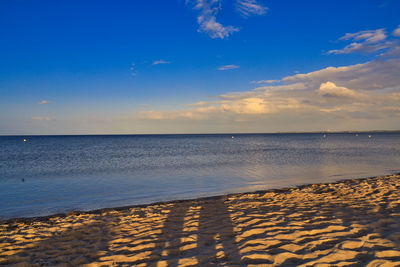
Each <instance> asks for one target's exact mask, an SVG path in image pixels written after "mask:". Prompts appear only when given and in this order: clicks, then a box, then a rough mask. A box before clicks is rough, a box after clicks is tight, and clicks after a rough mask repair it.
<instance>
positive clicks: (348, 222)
mask: <svg viewBox="0 0 400 267" xmlns="http://www.w3.org/2000/svg"><path fill="white" fill-rule="evenodd" d="M373 182H374V180H370V183H371V184H372V183H373ZM348 183H349V184H348V187H349V188H352V187H353V185H352V184H351V182H348ZM343 184H345V183H343ZM355 185H356V186H357V182H355ZM307 188H308V189H310V190H306V189H307ZM307 188H305V189H304V190H302V189H301V188H300V190H302V191H301V192H300V193H307V194H309V195H310V196H312V197H311V198H310V199H308V198H302V199H303V200H302V202H299V198H298V197H296V198H287V199H286V198H284V196H285V195H286V193H290V192H289V191H287V192H286V191H284V190H275V191H274V192H275V193H278V197H279V200H277V202H273V201H270V200H269V197H267V198H266V197H263V195H264V194H265V192H260V193H253V194H251V195H249V197H248V202H246V201H247V200H246V199H245V198H243V197H241V198H238V199H237V200H239V201H236V202H232V203H231V204H230V205H229V206H228V204H227V203H228V202H227V201H225V200H224V199H225V197H213V198H205V199H199V200H194V201H178V202H171V203H167V205H164V204H160V205H153V206H148V207H147V206H146V207H144V206H143V207H142V208H136V209H135V210H136V211H133V210H129V209H128V210H126V211H123V212H122V211H121V213H118V212H116V213H109V214H108V215H107V216H103V215H102V214H100V213H99V214H96V215H95V216H91V219H90V220H88V219H85V216H86V215H85V213H84V214H83V217H81V220H80V219H79V218H80V217H79V216H78V217H74V216H71V217H70V216H68V217H66V218H60V219H61V220H53V219H57V217H53V218H52V219H49V220H48V221H39V220H30V221H29V220H27V222H26V223H21V222H20V221H16V222H15V223H10V224H8V227H9V229H1V228H0V244H1V245H3V247H0V265H12V264H16V263H22V262H25V263H28V264H37V265H39V266H54V265H58V264H65V263H67V264H69V265H70V266H78V265H81V264H85V263H93V262H99V263H101V264H104V265H111V264H114V265H116V266H119V265H135V264H141V266H142V265H143V266H153V265H156V263H160V262H162V263H164V265H167V266H176V265H179V264H181V263H190V264H193V265H200V266H208V265H217V266H218V265H228V266H231V265H244V264H250V263H254V264H262V263H271V261H274V264H276V262H275V261H276V260H277V259H276V258H274V256H275V255H278V254H281V253H286V254H287V252H290V253H289V254H290V255H289V254H287V255H284V256H285V257H288V258H285V259H282V262H281V265H290V266H295V265H298V264H307V263H309V262H311V261H316V260H319V259H322V258H324V257H325V256H326V255H327V254H322V252H321V251H327V252H326V253H334V252H332V251H328V250H331V249H339V250H342V251H349V250H352V251H357V253H359V254H358V256H357V258H356V259H352V261H354V262H355V264H356V263H357V264H359V265H366V264H367V263H368V262H371V261H373V260H375V259H376V257H375V252H376V251H380V250H389V249H396V250H400V231H399V229H398V225H399V224H400V218H399V216H398V214H399V213H400V205H398V204H397V205H394V204H396V203H398V202H396V201H397V200H398V196H399V195H398V193H396V194H392V195H388V196H386V194H385V192H383V194H380V199H381V200H382V202H377V203H374V201H375V200H376V196H375V197H374V196H372V197H371V199H369V196H368V195H365V196H363V197H358V196H357V195H354V194H352V193H351V192H350V191H349V190H347V189H343V190H342V189H337V190H336V189H335V190H336V191H335V190H333V189H329V188H328V187H321V186H319V187H316V188H315V189H313V188H312V187H307ZM329 190H333V191H332V192H331V193H330V196H331V197H333V198H329V199H325V198H324V196H325V195H324V194H325V193H326V192H330V191H329ZM374 190H375V189H374ZM376 190H378V191H377V192H378V193H379V190H381V189H380V188H379V185H376ZM392 191H393V190H392ZM392 191H390V192H392ZM346 192H347V193H346ZM349 192H350V193H349ZM390 192H389V193H390ZM393 192H395V191H393ZM389 193H388V194H389ZM371 194H377V193H375V191H374V192H372V191H371ZM289 195H290V194H289ZM274 197H275V196H274ZM282 197H283V198H282ZM387 197H392V198H395V199H394V200H395V201H394V202H392V204H393V205H387V203H389V202H388V201H387V199H386V198H387ZM257 198H258V200H257V201H256V202H254V200H255V199H257ZM300 199H301V198H300ZM256 203H258V204H256ZM231 209H232V210H231ZM165 210H167V211H168V210H169V212H168V215H165V213H164V215H162V216H161V215H160V214H162V212H164V211H165ZM236 212H238V214H242V215H238V216H240V217H241V220H240V222H239V221H237V220H236V219H235V223H234V222H233V221H232V219H231V215H232V214H235V213H236ZM296 214H297V215H296ZM114 215H115V216H114ZM253 218H258V219H256V220H254V219H253ZM52 220H53V221H52ZM79 220H80V222H77V221H79ZM58 221H62V224H63V227H62V228H63V229H64V230H63V231H62V232H57V231H59V230H57V229H61V228H60V223H59V222H58ZM334 221H336V222H334ZM39 222H40V223H41V226H40V227H39V230H40V231H39V234H37V235H36V237H30V236H29V232H30V231H31V230H34V228H36V227H37V226H36V223H39ZM332 224H335V225H341V226H344V227H345V228H346V229H342V228H343V227H342V228H338V229H337V230H330V231H327V232H324V231H325V230H326V229H327V228H328V227H330V226H331V225H332ZM234 225H236V227H237V228H235V227H234ZM0 226H1V225H0ZM24 227H25V228H24ZM254 228H258V229H259V230H260V229H261V230H262V228H264V229H265V231H256V232H255V233H254V234H249V233H246V234H244V233H245V232H246V231H247V230H251V229H254ZM351 229H355V230H354V231H350V230H351ZM357 229H359V230H357ZM54 230H56V231H54ZM309 231H314V233H309ZM318 231H320V232H318ZM36 232H37V233H38V231H36ZM298 232H301V233H303V234H302V235H301V236H299V235H297V234H296V233H298ZM4 233H5V235H4ZM7 234H8V235H7ZM289 234H294V235H293V236H297V238H294V239H291V238H290V237H288V235H289ZM371 234H372V235H371ZM21 235H22V236H21ZM38 236H39V237H40V239H38V238H37V237H38ZM367 236H369V237H368V238H372V241H371V242H374V241H373V239H375V238H376V240H378V241H377V242H375V243H376V244H375V245H373V246H370V247H366V246H364V245H362V244H361V245H360V246H359V247H354V248H351V247H346V245H345V242H346V241H356V242H355V243H354V242H353V243H352V244H350V243H348V244H347V246H349V245H351V246H353V245H354V244H355V245H357V244H356V243H357V242H358V243H362V240H364V238H367ZM374 236H375V237H374ZM21 240H23V241H21ZM385 240H386V241H385ZM249 241H251V242H249ZM382 242H385V243H382ZM390 242H392V243H391V244H394V245H390V244H389V243H390ZM5 244H6V245H5ZM6 246H8V247H12V249H13V250H14V251H17V253H15V254H14V255H11V254H7V253H8V252H10V251H8V250H6V249H4V247H6ZM239 248H240V252H239ZM254 253H258V254H260V255H261V254H262V255H267V257H265V258H251V257H250V258H247V260H246V257H248V256H249V255H250V254H254ZM312 253H321V254H320V255H318V257H317V258H312V259H311V258H310V259H306V258H302V255H311V254H312ZM262 255H261V256H262ZM291 257H292V258H291ZM393 257H394V256H393ZM389 259H391V258H390V257H389ZM393 259H397V260H398V259H400V257H397V256H396V257H394V258H393ZM181 260H183V261H181ZM185 260H186V261H185ZM323 260H326V259H323ZM325 263H326V264H333V265H335V264H337V263H338V262H325Z"/></svg>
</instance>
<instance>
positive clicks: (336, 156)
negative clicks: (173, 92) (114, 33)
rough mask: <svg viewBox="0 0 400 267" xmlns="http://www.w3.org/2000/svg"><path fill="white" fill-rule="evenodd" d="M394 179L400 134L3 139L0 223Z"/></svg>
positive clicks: (398, 163)
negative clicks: (374, 178) (373, 178)
mask: <svg viewBox="0 0 400 267" xmlns="http://www.w3.org/2000/svg"><path fill="white" fill-rule="evenodd" d="M232 137H234V138H232ZM24 139H26V142H24ZM397 172H400V133H359V134H356V133H340V134H339V133H335V134H325V135H324V134H322V133H314V134H234V135H232V134H230V135H108V136H11V137H8V136H1V137H0V219H8V218H14V217H31V216H42V215H49V214H53V213H59V212H68V211H72V210H92V209H99V208H106V207H116V206H124V205H134V204H144V203H150V202H155V201H164V200H173V199H185V198H195V197H201V196H212V195H220V194H226V193H234V192H246V191H253V190H261V189H270V188H281V187H288V186H295V185H300V184H307V183H321V182H332V181H337V180H341V179H348V178H361V177H369V176H377V175H384V174H392V173H397Z"/></svg>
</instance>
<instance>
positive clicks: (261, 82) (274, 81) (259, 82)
mask: <svg viewBox="0 0 400 267" xmlns="http://www.w3.org/2000/svg"><path fill="white" fill-rule="evenodd" d="M277 82H280V80H260V81H251V82H250V83H254V84H263V83H267V84H271V83H277Z"/></svg>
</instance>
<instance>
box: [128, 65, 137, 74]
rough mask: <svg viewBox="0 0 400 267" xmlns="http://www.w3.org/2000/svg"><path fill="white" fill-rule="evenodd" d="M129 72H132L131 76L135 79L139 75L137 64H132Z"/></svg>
mask: <svg viewBox="0 0 400 267" xmlns="http://www.w3.org/2000/svg"><path fill="white" fill-rule="evenodd" d="M129 70H130V72H131V75H132V76H133V77H135V76H136V75H137V70H136V64H135V63H132V64H131V67H130V68H129Z"/></svg>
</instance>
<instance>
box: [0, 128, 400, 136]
mask: <svg viewBox="0 0 400 267" xmlns="http://www.w3.org/2000/svg"><path fill="white" fill-rule="evenodd" d="M397 132H398V133H400V129H399V130H361V131H357V130H344V131H329V130H324V131H282V132H236V133H235V132H225V133H221V132H219V133H136V134H135V133H119V134H107V133H104V134H0V137H12V136H16V137H17V136H106V135H109V136H117V135H235V134H236V135H246V134H248V135H251V134H254V135H256V134H318V133H324V134H327V133H330V134H338V133H397Z"/></svg>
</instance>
